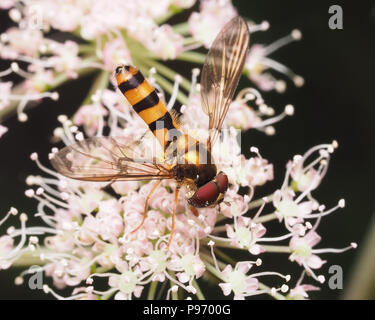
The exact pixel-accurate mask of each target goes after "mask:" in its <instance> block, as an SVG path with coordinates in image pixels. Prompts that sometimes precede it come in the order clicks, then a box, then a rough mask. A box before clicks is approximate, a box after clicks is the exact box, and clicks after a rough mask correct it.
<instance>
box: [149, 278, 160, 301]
mask: <svg viewBox="0 0 375 320" xmlns="http://www.w3.org/2000/svg"><path fill="white" fill-rule="evenodd" d="M157 286H158V282H157V281H153V282H151V285H150V289H149V290H148V294H147V300H154V299H155V292H156V288H157Z"/></svg>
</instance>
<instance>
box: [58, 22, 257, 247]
mask: <svg viewBox="0 0 375 320" xmlns="http://www.w3.org/2000/svg"><path fill="white" fill-rule="evenodd" d="M249 38H250V34H249V30H248V26H247V23H246V22H245V21H244V20H243V19H242V18H241V17H239V16H237V17H235V18H233V19H232V20H231V21H229V22H228V23H227V24H226V25H225V26H224V27H223V29H222V30H221V31H220V32H219V34H218V35H217V37H216V39H215V40H214V42H213V44H212V46H211V48H210V50H209V52H208V54H207V56H206V60H205V63H204V65H203V70H202V76H201V102H202V108H203V110H204V112H205V113H206V114H207V115H208V117H209V132H210V133H209V137H208V139H207V141H205V142H203V141H197V140H195V139H193V138H191V137H190V136H188V135H187V134H184V133H183V132H181V131H180V130H179V123H178V121H177V119H176V117H175V115H174V114H173V113H170V112H169V111H168V110H167V108H166V107H165V105H164V104H163V102H162V101H161V100H160V99H159V97H158V95H157V92H156V90H155V89H154V88H153V87H152V86H151V85H150V84H149V83H148V82H147V80H146V79H145V78H144V77H143V75H142V74H141V72H140V71H139V70H138V69H137V68H135V67H133V66H125V65H122V66H119V67H117V68H116V71H115V73H116V80H117V84H118V88H119V89H120V90H121V92H122V93H123V94H124V96H125V97H126V99H127V100H128V101H129V103H130V104H131V105H132V106H133V109H134V110H135V111H136V112H137V113H138V115H139V116H140V117H141V118H142V119H143V120H144V122H145V123H146V124H147V125H148V127H149V129H150V131H151V132H152V133H153V134H154V136H155V137H156V139H157V140H158V142H159V143H160V145H161V147H162V149H163V151H164V155H165V157H164V159H165V160H164V161H160V159H159V160H157V159H156V158H147V157H144V156H142V154H137V152H136V151H135V147H134V145H135V144H130V145H129V142H124V141H125V140H124V139H123V138H120V137H92V138H89V139H86V140H83V141H80V142H78V143H76V144H73V145H69V146H67V147H65V148H63V149H62V150H60V151H58V152H57V153H55V154H54V156H53V158H52V159H51V162H52V165H53V167H54V168H55V169H56V171H58V172H59V173H61V174H62V175H64V176H66V177H69V178H73V179H78V180H84V181H101V182H104V181H107V182H113V181H134V180H136V181H141V180H156V183H155V185H154V186H153V188H152V189H151V192H150V193H149V195H148V196H147V198H146V201H145V207H144V214H143V219H142V222H141V223H140V225H139V226H138V227H137V228H136V229H135V230H134V231H132V232H135V231H137V230H138V229H139V228H140V227H141V226H142V224H143V222H144V220H145V218H146V214H147V208H148V200H149V199H150V197H151V195H152V194H153V192H154V191H155V190H156V188H157V187H158V185H159V184H160V183H161V181H162V180H164V179H175V180H176V181H177V187H176V190H175V197H174V207H173V213H172V226H171V233H170V236H169V240H168V245H167V247H169V245H170V243H171V240H172V237H173V232H174V225H175V214H176V208H177V203H178V194H179V191H180V188H181V187H182V186H184V187H186V188H187V189H188V190H189V192H187V202H188V203H189V205H190V206H191V207H192V208H193V209H194V210H192V211H193V213H195V214H196V215H197V209H195V208H203V207H208V206H215V205H217V204H218V203H220V202H221V201H222V200H223V198H224V193H225V192H226V190H227V188H228V177H227V176H226V174H225V173H223V172H219V173H218V172H217V168H216V165H215V164H214V163H213V161H211V149H212V147H213V145H214V144H215V142H216V141H217V139H218V138H219V136H220V130H221V128H222V125H223V121H224V118H225V116H226V113H227V111H228V108H229V104H230V103H231V100H232V97H233V95H234V92H235V90H236V88H237V85H238V81H239V78H240V76H241V73H242V69H243V65H244V63H245V59H246V56H247V53H248V48H249ZM160 123H161V124H162V126H158V124H159V125H160ZM172 133H173V134H172ZM203 158H204V159H207V161H202V159H203ZM181 160H182V161H181Z"/></svg>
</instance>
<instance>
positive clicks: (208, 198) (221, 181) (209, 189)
mask: <svg viewBox="0 0 375 320" xmlns="http://www.w3.org/2000/svg"><path fill="white" fill-rule="evenodd" d="M227 189H228V177H227V175H226V174H224V173H223V172H220V173H219V174H218V175H217V176H216V182H214V181H210V182H208V183H206V184H205V185H204V186H202V187H200V188H199V189H198V190H197V191H196V192H195V193H194V195H193V196H192V197H191V198H189V199H188V203H189V204H190V205H192V206H193V207H196V208H203V207H208V206H210V205H211V204H214V203H215V201H216V200H217V199H218V197H219V195H220V193H224V192H225V191H226V190H227Z"/></svg>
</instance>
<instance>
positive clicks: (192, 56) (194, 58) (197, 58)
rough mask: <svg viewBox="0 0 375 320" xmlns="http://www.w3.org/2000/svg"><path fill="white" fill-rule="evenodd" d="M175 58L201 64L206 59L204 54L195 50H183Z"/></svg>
mask: <svg viewBox="0 0 375 320" xmlns="http://www.w3.org/2000/svg"><path fill="white" fill-rule="evenodd" d="M176 59H177V60H182V61H187V62H193V63H198V64H203V63H204V61H205V60H206V55H205V54H203V53H199V52H195V51H185V52H182V53H180V54H179V55H178V56H177V58H176Z"/></svg>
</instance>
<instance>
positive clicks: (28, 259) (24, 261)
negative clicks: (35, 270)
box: [12, 247, 51, 267]
mask: <svg viewBox="0 0 375 320" xmlns="http://www.w3.org/2000/svg"><path fill="white" fill-rule="evenodd" d="M50 252H51V250H50V249H47V248H43V247H42V248H40V249H36V250H35V251H27V252H25V253H24V254H23V255H22V256H20V257H19V258H18V259H17V260H16V261H15V262H13V264H12V267H29V266H34V265H39V266H41V265H44V264H46V262H47V261H45V260H44V261H43V260H41V259H40V255H41V254H46V253H50Z"/></svg>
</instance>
